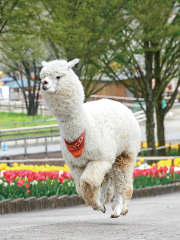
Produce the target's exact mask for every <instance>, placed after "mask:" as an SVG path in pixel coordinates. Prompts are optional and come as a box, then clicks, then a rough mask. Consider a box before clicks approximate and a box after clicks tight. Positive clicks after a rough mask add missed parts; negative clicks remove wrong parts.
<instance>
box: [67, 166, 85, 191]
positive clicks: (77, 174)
mask: <svg viewBox="0 0 180 240" xmlns="http://www.w3.org/2000/svg"><path fill="white" fill-rule="evenodd" d="M69 168H70V171H71V174H72V177H73V179H74V182H75V185H76V192H77V193H78V194H79V195H81V188H80V178H81V175H82V173H83V171H84V167H81V168H80V167H76V166H72V165H70V164H69Z"/></svg>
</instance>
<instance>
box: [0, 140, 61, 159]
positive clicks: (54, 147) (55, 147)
mask: <svg viewBox="0 0 180 240" xmlns="http://www.w3.org/2000/svg"><path fill="white" fill-rule="evenodd" d="M47 150H48V151H51V152H53V151H60V150H61V148H60V144H59V143H56V144H48V148H47ZM42 152H45V146H44V145H42V146H39V145H38V146H27V153H36V154H38V153H42ZM13 154H20V155H22V154H24V147H17V148H10V147H8V151H7V155H13ZM3 156H4V153H3V151H2V149H0V157H3Z"/></svg>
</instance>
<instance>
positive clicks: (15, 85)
mask: <svg viewBox="0 0 180 240" xmlns="http://www.w3.org/2000/svg"><path fill="white" fill-rule="evenodd" d="M22 81H23V86H24V87H25V88H27V87H28V80H27V78H23V79H22V80H21V79H19V80H17V81H15V80H14V81H12V82H9V83H6V84H4V86H8V87H9V88H19V87H22ZM30 84H31V87H33V86H34V81H33V80H30Z"/></svg>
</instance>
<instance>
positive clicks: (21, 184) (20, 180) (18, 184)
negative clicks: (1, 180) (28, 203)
mask: <svg viewBox="0 0 180 240" xmlns="http://www.w3.org/2000/svg"><path fill="white" fill-rule="evenodd" d="M23 185H24V180H22V179H19V180H17V186H18V187H22V186H23Z"/></svg>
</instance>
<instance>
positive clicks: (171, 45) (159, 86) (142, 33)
mask: <svg viewBox="0 0 180 240" xmlns="http://www.w3.org/2000/svg"><path fill="white" fill-rule="evenodd" d="M126 6H127V8H126V13H127V18H129V17H131V18H133V21H132V22H131V25H130V27H131V29H129V31H128V32H126V33H125V34H128V35H129V34H131V32H132V31H133V32H134V33H135V34H134V35H133V39H132V41H131V44H130V45H129V47H128V48H127V51H126V54H124V55H121V54H120V53H119V52H116V53H115V54H116V58H115V60H114V61H115V62H117V63H118V64H119V68H118V69H113V67H112V66H111V65H108V71H109V76H110V77H112V79H114V80H116V81H121V80H122V78H121V75H120V74H119V73H121V72H123V73H124V75H126V77H127V78H128V79H129V81H127V82H126V81H121V83H122V84H124V85H125V86H126V87H127V88H128V89H129V90H130V91H131V92H132V93H133V94H134V95H135V96H136V97H137V100H138V97H140V96H142V97H144V99H145V103H146V105H145V106H146V107H144V105H142V103H141V102H140V101H139V103H140V105H141V108H142V109H143V110H144V112H145V114H146V119H147V121H146V136H147V142H148V147H151V148H153V150H152V151H151V153H150V154H155V136H154V127H155V122H154V110H156V119H157V137H158V143H159V146H162V145H165V136H164V117H165V114H166V113H167V112H168V111H169V110H170V108H171V107H172V105H173V102H174V99H175V97H176V95H177V91H178V86H179V85H180V73H179V65H180V56H179V54H180V31H179V21H180V15H179V5H178V2H174V1H170V0H168V1H167V0H158V1H156V0H134V1H129V2H128V4H127V5H126ZM101 57H102V59H103V61H104V62H105V61H106V58H105V57H103V56H101ZM123 62H125V63H126V64H123ZM142 65H144V67H142ZM123 67H124V69H123ZM153 78H155V87H154V88H153V86H152V79H153ZM173 78H178V81H177V87H176V89H175V91H174V92H173V94H172V96H171V98H170V100H169V101H168V102H167V104H166V106H165V108H163V107H162V99H163V95H164V91H165V88H166V87H167V85H168V84H169V82H170V81H171V80H172V79H173ZM164 154H165V150H162V151H160V155H164Z"/></svg>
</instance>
